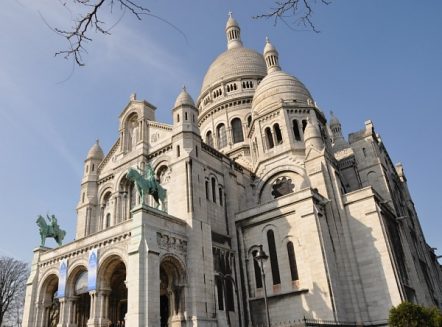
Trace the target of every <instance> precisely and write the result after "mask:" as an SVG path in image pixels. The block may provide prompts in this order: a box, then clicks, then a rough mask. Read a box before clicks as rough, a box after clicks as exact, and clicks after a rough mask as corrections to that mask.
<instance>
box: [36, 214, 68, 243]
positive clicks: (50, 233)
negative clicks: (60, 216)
mask: <svg viewBox="0 0 442 327" xmlns="http://www.w3.org/2000/svg"><path fill="white" fill-rule="evenodd" d="M46 217H47V219H48V222H49V224H48V223H46V219H44V217H43V216H42V215H38V218H37V221H36V223H37V225H38V227H39V228H40V237H41V243H40V246H45V241H46V239H47V238H48V237H52V238H53V239H54V240H55V241H56V242H57V244H58V246H61V245H62V241H63V239H64V236H65V235H66V231H64V230H62V229H61V228H60V226H58V222H57V218H55V215H52V216H51V217H49V215H46Z"/></svg>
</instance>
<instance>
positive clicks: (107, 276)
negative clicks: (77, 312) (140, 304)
mask: <svg viewBox="0 0 442 327" xmlns="http://www.w3.org/2000/svg"><path fill="white" fill-rule="evenodd" d="M98 280H99V283H100V284H99V287H100V288H99V291H98V294H99V298H100V301H101V303H102V308H103V310H102V312H101V317H100V318H99V319H100V320H101V321H102V322H103V323H104V324H106V326H114V327H116V326H125V320H126V313H127V287H126V265H125V264H124V262H123V260H122V259H121V258H120V257H119V256H116V255H115V256H112V257H110V258H108V259H106V260H105V261H104V262H103V264H102V265H101V267H100V270H99V275H98Z"/></svg>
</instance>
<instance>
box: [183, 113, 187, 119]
mask: <svg viewBox="0 0 442 327" xmlns="http://www.w3.org/2000/svg"><path fill="white" fill-rule="evenodd" d="M184 119H185V120H187V111H186V112H185V113H184Z"/></svg>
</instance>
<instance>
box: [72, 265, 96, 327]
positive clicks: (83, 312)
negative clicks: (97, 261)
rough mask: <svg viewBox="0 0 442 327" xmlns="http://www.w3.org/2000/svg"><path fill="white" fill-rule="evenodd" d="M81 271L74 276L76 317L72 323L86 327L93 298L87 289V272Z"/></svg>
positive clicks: (78, 326)
mask: <svg viewBox="0 0 442 327" xmlns="http://www.w3.org/2000/svg"><path fill="white" fill-rule="evenodd" d="M82 268H83V269H79V271H78V272H77V273H76V274H75V275H74V279H73V280H74V284H73V300H74V308H75V310H74V317H73V321H72V323H74V324H76V326H77V327H86V326H87V321H88V320H89V316H90V311H91V297H90V295H89V292H88V287H87V270H85V269H84V267H82Z"/></svg>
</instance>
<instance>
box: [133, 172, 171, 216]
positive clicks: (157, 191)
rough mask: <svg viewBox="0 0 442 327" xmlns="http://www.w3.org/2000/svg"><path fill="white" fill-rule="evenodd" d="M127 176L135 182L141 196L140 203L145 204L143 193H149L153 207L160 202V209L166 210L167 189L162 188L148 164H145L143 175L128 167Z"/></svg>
mask: <svg viewBox="0 0 442 327" xmlns="http://www.w3.org/2000/svg"><path fill="white" fill-rule="evenodd" d="M140 171H141V169H140ZM127 178H128V179H129V180H131V181H133V182H135V185H136V186H137V190H138V194H139V195H140V197H141V204H145V202H144V201H145V199H144V195H145V194H149V195H152V196H153V198H154V200H155V209H158V207H159V206H160V203H161V210H162V211H164V212H167V201H166V195H167V190H166V189H165V188H163V187H162V186H161V185H160V183H159V182H158V181H157V179H156V178H155V172H154V170H153V168H152V166H151V165H150V164H147V165H146V173H145V177H144V176H143V174H142V173H139V172H138V171H137V170H135V169H133V168H129V170H128V172H127Z"/></svg>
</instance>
